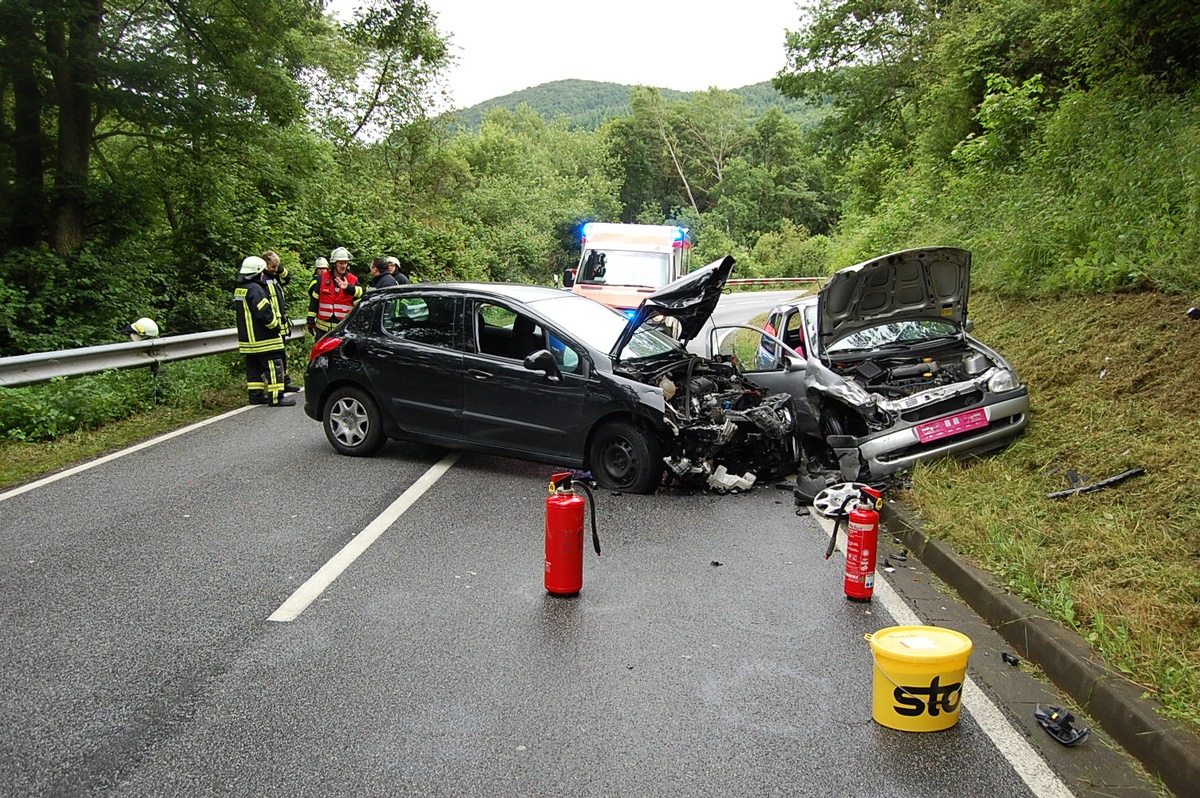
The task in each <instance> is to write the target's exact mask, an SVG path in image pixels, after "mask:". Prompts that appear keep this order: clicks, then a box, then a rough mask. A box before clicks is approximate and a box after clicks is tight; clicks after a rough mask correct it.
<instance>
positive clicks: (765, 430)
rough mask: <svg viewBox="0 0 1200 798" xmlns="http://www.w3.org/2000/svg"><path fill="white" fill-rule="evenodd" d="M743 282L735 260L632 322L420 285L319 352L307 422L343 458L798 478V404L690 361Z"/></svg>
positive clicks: (486, 286) (520, 292) (586, 309)
mask: <svg viewBox="0 0 1200 798" xmlns="http://www.w3.org/2000/svg"><path fill="white" fill-rule="evenodd" d="M732 268H733V258H731V257H726V258H724V259H722V260H720V261H717V262H715V263H712V264H709V265H708V266H706V267H704V268H703V269H699V270H697V271H695V272H692V273H691V274H689V275H687V276H685V277H684V278H682V279H681V280H678V281H676V282H675V283H672V284H671V285H669V286H667V287H665V288H663V289H660V290H659V291H658V292H656V293H655V294H652V295H651V296H650V297H648V298H647V300H646V301H645V302H643V304H642V306H641V308H639V309H638V311H637V312H636V313H635V315H634V317H633V318H629V319H627V318H626V317H625V316H624V315H622V314H621V313H618V312H617V311H614V310H612V309H611V308H608V307H606V306H604V305H601V304H599V303H597V302H594V301H592V300H590V299H586V298H584V297H580V296H577V295H575V294H570V293H565V292H563V291H560V290H556V289H552V288H543V287H537V286H527V285H509V284H495V283H421V284H417V285H407V286H401V287H399V288H394V289H385V290H382V291H378V292H372V293H370V294H368V295H367V296H366V297H365V298H364V299H363V300H362V302H360V303H359V305H358V306H357V307H355V309H354V310H353V311H352V312H351V313H350V315H349V316H348V317H347V318H346V319H345V321H344V322H343V323H342V324H341V325H340V326H339V327H338V328H336V329H335V330H333V331H332V332H331V333H330V334H329V335H328V336H326V337H325V338H323V339H321V340H320V341H319V342H317V344H316V346H315V347H314V348H313V350H312V354H311V356H310V360H309V365H308V371H307V376H306V383H305V406H304V409H305V412H306V413H307V414H308V415H309V416H310V417H311V418H313V419H316V420H318V421H320V422H321V423H322V424H323V425H324V429H325V434H326V437H327V438H328V440H329V442H330V444H331V445H332V446H333V448H334V449H336V450H337V451H338V452H340V453H342V454H346V455H370V454H373V453H374V452H376V451H377V450H378V449H379V448H380V447H381V446H382V445H383V444H384V443H385V442H386V440H387V439H389V438H394V439H399V440H410V441H419V442H425V443H431V444H436V445H440V446H446V447H448V448H457V449H468V450H473V451H479V452H485V453H492V454H499V455H504V456H507V457H515V458H519V459H524V460H532V461H535V462H545V463H550V464H554V465H560V466H566V467H570V468H577V469H583V470H588V471H591V473H592V476H593V477H594V478H595V480H596V481H597V482H598V483H599V484H600V485H601V486H603V487H605V488H608V489H612V490H623V491H629V492H649V491H652V490H654V489H655V488H656V487H657V486H658V485H659V484H660V482H661V480H662V477H663V474H664V469H669V470H670V472H671V473H672V474H673V475H674V476H675V477H676V478H678V479H680V480H683V481H704V480H706V479H708V478H710V477H711V476H712V475H713V474H714V472H715V471H717V470H718V469H719V467H720V466H725V468H726V470H727V471H728V472H733V473H738V474H741V473H743V472H753V473H755V474H756V475H760V476H761V475H763V474H765V473H767V472H789V471H790V470H791V469H792V468H793V467H794V465H795V463H796V461H797V460H798V458H799V450H798V445H797V440H796V436H795V434H794V427H795V418H794V411H793V404H792V400H791V397H790V396H788V395H787V394H786V393H771V392H769V391H767V390H765V389H763V388H762V387H761V386H758V385H755V384H754V383H752V382H750V381H748V380H746V379H743V377H742V376H741V375H740V374H739V373H738V370H737V369H736V367H735V366H733V365H731V364H727V363H714V362H710V361H708V360H706V359H704V358H701V357H698V356H696V355H694V354H691V353H689V352H687V351H686V349H684V347H683V346H682V345H681V343H680V341H677V340H675V339H673V338H672V337H670V336H668V335H666V334H664V333H663V332H660V331H659V330H657V329H655V327H654V326H653V324H652V323H650V322H651V321H652V320H655V319H658V320H662V319H668V318H669V319H674V320H675V321H676V322H678V324H677V325H676V326H675V329H678V330H680V338H681V339H682V340H683V341H687V340H690V339H691V338H692V337H694V336H695V335H697V334H698V333H699V331H700V329H701V328H702V326H703V324H704V323H705V321H707V319H708V318H709V315H710V314H711V313H712V310H713V308H714V307H715V306H716V303H717V300H718V299H719V297H720V293H721V290H722V289H723V288H724V285H725V281H726V279H727V278H728V276H729V273H730V271H731V270H732Z"/></svg>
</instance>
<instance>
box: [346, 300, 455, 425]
mask: <svg viewBox="0 0 1200 798" xmlns="http://www.w3.org/2000/svg"><path fill="white" fill-rule="evenodd" d="M382 304H383V307H382V309H381V312H380V316H379V329H378V330H373V331H372V335H371V336H370V338H369V339H368V343H366V344H365V345H364V347H363V364H364V366H365V367H366V369H367V373H368V376H369V377H370V379H371V381H372V384H373V385H374V386H375V395H376V397H378V399H379V400H380V405H381V407H382V406H386V407H385V412H389V413H391V415H392V416H393V418H394V419H395V420H396V424H397V426H399V427H400V428H401V429H402V430H404V431H406V432H408V433H410V434H412V435H414V436H423V437H430V438H440V439H445V440H453V441H458V440H461V439H462V436H463V425H462V411H463V349H462V347H463V340H464V339H463V335H462V329H461V327H462V322H461V317H462V312H461V307H462V300H461V299H460V298H458V297H455V296H453V295H448V294H399V295H397V296H395V297H393V298H389V299H388V300H386V301H385V302H384V303H382Z"/></svg>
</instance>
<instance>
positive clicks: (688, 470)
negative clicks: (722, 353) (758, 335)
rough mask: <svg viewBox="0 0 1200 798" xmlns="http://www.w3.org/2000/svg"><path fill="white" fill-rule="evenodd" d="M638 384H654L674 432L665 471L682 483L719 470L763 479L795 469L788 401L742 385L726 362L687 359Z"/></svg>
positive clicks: (786, 397) (646, 375) (645, 375)
mask: <svg viewBox="0 0 1200 798" xmlns="http://www.w3.org/2000/svg"><path fill="white" fill-rule="evenodd" d="M638 379H640V380H642V381H644V382H647V383H649V384H652V385H657V386H658V387H659V388H660V389H661V390H662V392H663V398H664V400H665V401H666V409H665V413H664V417H665V421H666V423H667V426H668V428H669V429H670V430H671V432H672V433H673V436H672V439H671V440H670V441H669V442H668V445H669V451H668V452H667V456H666V463H667V467H668V468H669V469H670V470H671V473H673V474H674V475H675V477H676V478H678V479H680V480H681V481H688V482H691V481H703V480H704V479H706V478H708V477H709V476H710V475H712V474H713V473H714V472H715V471H716V469H717V468H718V467H719V466H724V467H725V469H726V471H728V472H730V473H735V474H742V473H753V474H754V475H755V476H756V477H759V478H761V477H764V476H768V475H772V474H775V473H778V472H781V471H787V470H789V469H790V468H792V467H794V465H795V463H796V461H797V459H798V457H799V453H798V451H797V449H796V445H795V443H794V439H795V436H794V435H793V431H794V429H795V417H794V415H793V412H792V402H791V396H790V395H789V394H786V393H767V392H765V391H763V390H761V389H759V388H757V387H753V386H751V385H749V384H747V383H746V382H745V381H744V380H743V379H742V377H741V376H740V375H739V374H738V372H737V370H736V369H735V368H734V367H733V366H731V365H729V364H725V363H714V362H709V361H706V360H703V359H701V358H696V357H689V358H685V359H682V360H679V361H676V362H673V363H671V364H669V365H667V366H665V367H662V368H659V369H656V370H655V371H653V372H651V373H643V374H639V375H638Z"/></svg>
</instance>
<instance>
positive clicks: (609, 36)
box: [426, 0, 800, 108]
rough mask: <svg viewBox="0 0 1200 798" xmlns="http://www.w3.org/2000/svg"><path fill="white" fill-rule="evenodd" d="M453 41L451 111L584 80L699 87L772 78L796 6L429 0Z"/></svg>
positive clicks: (782, 2)
mask: <svg viewBox="0 0 1200 798" xmlns="http://www.w3.org/2000/svg"><path fill="white" fill-rule="evenodd" d="M426 2H427V3H428V5H429V7H430V8H431V9H433V11H434V12H436V13H437V15H438V28H439V29H440V30H441V31H442V33H443V34H449V35H450V36H451V37H452V38H451V52H453V53H454V54H455V56H457V58H458V64H457V66H456V67H454V68H453V69H452V70H451V71H450V72H449V73H448V80H447V89H448V91H449V92H450V94H451V100H452V104H453V105H454V106H455V107H459V108H467V107H470V106H472V105H474V104H476V103H478V102H481V101H483V100H489V99H492V98H493V97H500V96H503V95H505V94H509V93H511V92H514V91H520V90H521V89H526V88H529V87H530V86H537V85H540V84H542V83H548V82H550V81H553V80H564V79H567V78H579V79H581V80H597V81H607V82H611V83H624V84H630V85H633V84H642V85H646V86H657V87H659V88H667V89H679V90H681V91H697V90H703V89H707V88H709V87H714V86H715V87H716V88H719V89H736V88H738V87H740V86H746V85H749V84H751V83H759V82H761V81H764V80H770V79H771V78H772V77H774V76H775V73H777V72H778V71H779V70H780V69H781V68H783V66H784V65H785V63H786V59H785V57H784V38H785V36H786V31H787V30H788V29H791V30H795V29H796V28H798V27H799V19H800V13H799V12H798V11H797V10H796V0H690V2H689V0H682V1H681V0H675V1H674V2H666V1H665V0H597V2H595V3H584V2H578V0H426Z"/></svg>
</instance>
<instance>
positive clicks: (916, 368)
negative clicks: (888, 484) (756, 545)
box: [709, 247, 1029, 492]
mask: <svg viewBox="0 0 1200 798" xmlns="http://www.w3.org/2000/svg"><path fill="white" fill-rule="evenodd" d="M970 275H971V253H969V252H967V251H965V250H962V249H956V248H952V247H926V248H921V249H910V250H905V251H903V252H895V253H892V254H889V255H884V256H881V257H877V258H873V259H871V260H868V261H864V262H863V263H859V264H857V265H855V266H850V267H848V268H845V269H842V270H841V271H839V272H837V273H836V274H834V275H833V276H832V277H831V278H830V279H829V280H828V282H826V283H825V285H824V286H823V287H822V288H821V290H820V292H819V294H818V295H816V296H808V297H801V298H799V299H797V300H796V301H794V302H789V303H785V304H782V305H778V306H776V307H775V308H773V309H772V310H771V312H770V314H769V315H768V318H767V322H766V325H765V328H763V329H760V328H757V327H750V326H748V325H734V326H722V327H716V328H713V329H712V330H710V333H709V334H710V340H709V351H710V353H711V354H712V357H713V359H714V360H715V361H718V362H719V361H720V360H722V359H726V360H731V361H734V362H737V363H738V365H739V368H740V369H741V371H742V373H743V375H744V376H745V377H746V378H747V379H749V380H752V381H753V382H754V383H756V384H758V385H762V386H764V387H765V388H768V389H770V390H773V391H779V392H785V393H788V394H791V396H792V398H793V401H794V402H795V405H796V407H795V410H796V419H797V433H798V436H799V438H800V442H801V448H802V450H803V462H802V464H801V468H800V475H799V477H798V485H799V486H801V487H802V486H803V485H804V483H805V481H806V479H807V480H808V482H809V484H810V487H812V490H813V492H815V491H816V490H818V489H819V488H820V487H821V486H822V485H826V484H831V483H832V482H835V481H836V482H841V481H846V482H871V481H877V480H879V479H880V478H883V477H887V476H889V475H892V474H895V473H896V472H898V471H901V470H903V469H907V468H910V467H911V466H912V465H913V464H915V463H917V462H919V461H922V460H928V459H930V458H935V457H943V456H946V455H958V456H964V455H975V454H980V453H983V452H987V451H990V450H994V449H998V448H1002V447H1004V446H1005V445H1007V444H1008V443H1010V442H1011V441H1012V440H1013V439H1015V438H1016V437H1017V436H1019V435H1020V434H1021V432H1022V431H1023V430H1024V429H1025V426H1026V424H1027V422H1028V417H1027V412H1028V410H1029V391H1028V389H1027V388H1026V386H1025V385H1024V384H1023V383H1022V382H1021V380H1020V378H1019V377H1018V376H1017V373H1016V371H1015V370H1014V369H1013V367H1012V366H1011V365H1010V364H1009V363H1008V361H1006V360H1005V359H1004V358H1003V357H1001V356H1000V354H999V353H997V352H996V351H995V350H993V349H991V348H989V347H988V346H986V345H985V344H983V343H981V342H980V341H978V340H976V339H975V338H974V337H972V336H971V335H970V334H969V333H970V331H971V329H972V324H971V322H970V320H969V319H968V317H967V296H968V293H969V288H970ZM755 342H756V344H757V345H756V346H755V345H754V343H755ZM751 348H753V350H754V351H753V356H748V354H747V352H748V351H749V350H750V349H751ZM798 490H799V488H798Z"/></svg>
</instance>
